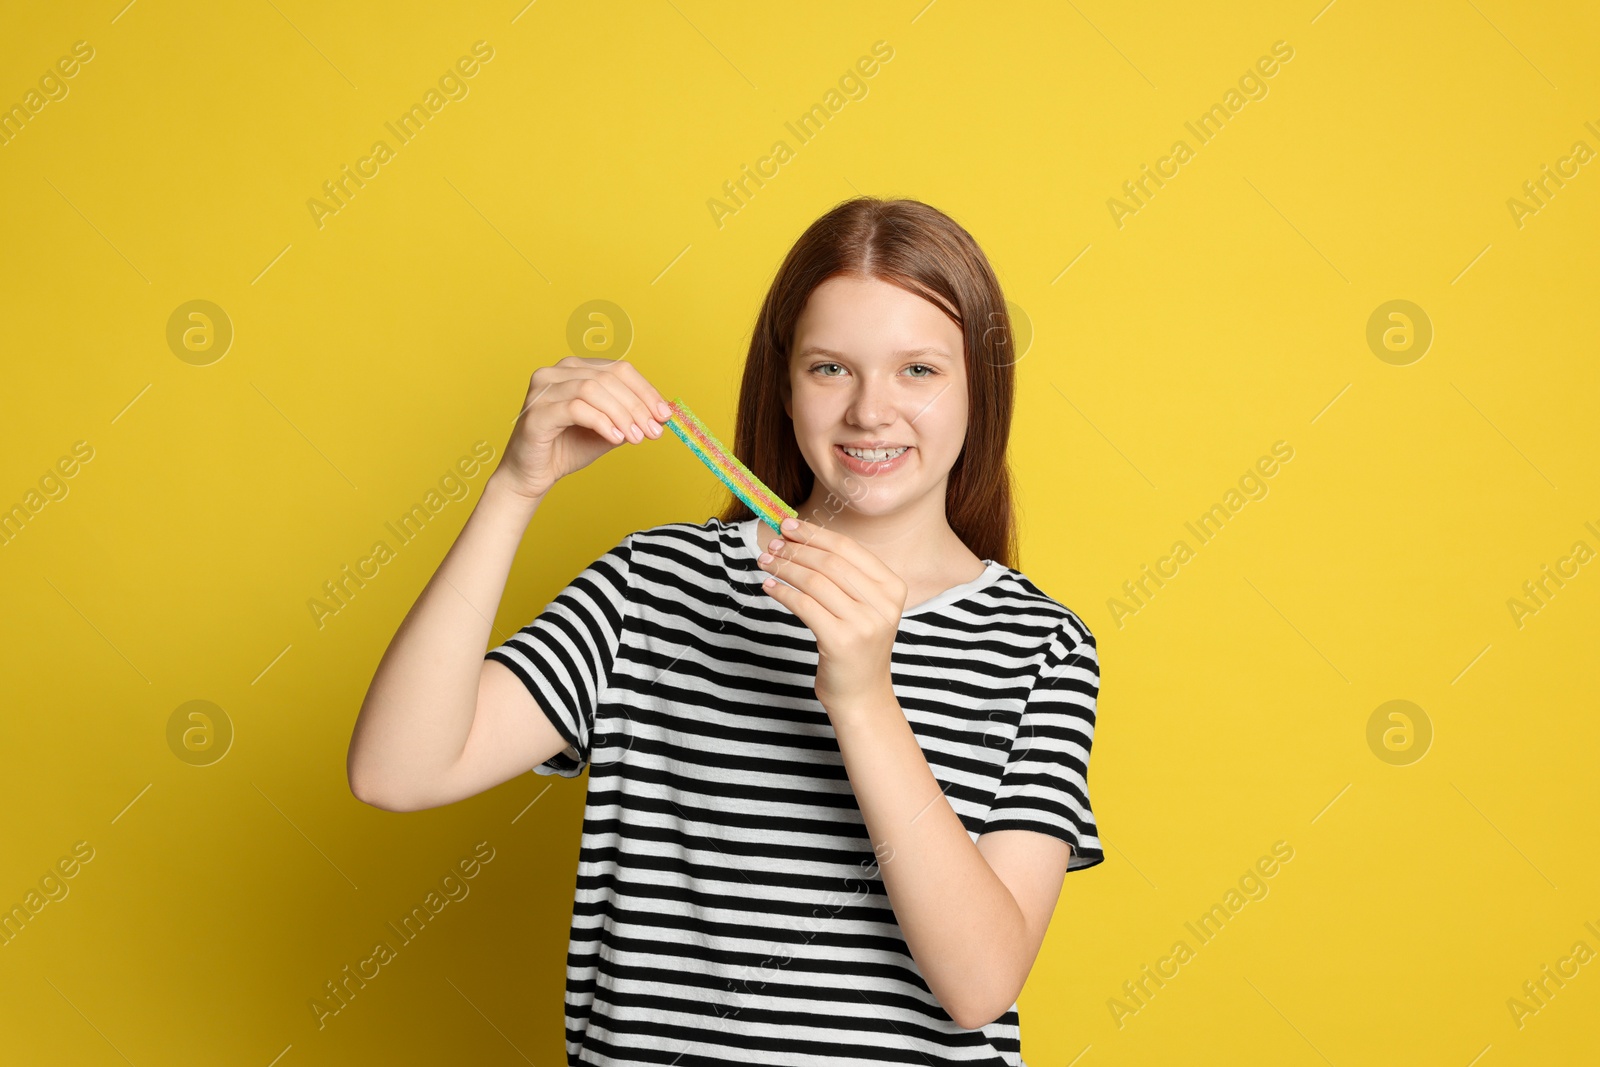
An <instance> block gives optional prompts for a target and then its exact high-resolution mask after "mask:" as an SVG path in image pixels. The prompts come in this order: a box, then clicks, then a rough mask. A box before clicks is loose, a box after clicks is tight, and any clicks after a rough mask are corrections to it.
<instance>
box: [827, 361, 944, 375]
mask: <svg viewBox="0 0 1600 1067" xmlns="http://www.w3.org/2000/svg"><path fill="white" fill-rule="evenodd" d="M828 367H833V368H835V369H836V370H839V371H841V372H842V371H843V370H844V368H843V367H841V366H839V364H837V363H818V364H817V365H816V366H814V367H812V368H811V372H812V373H813V374H816V373H818V372H824V373H823V374H822V377H824V378H837V377H839V375H837V374H828V373H825V369H826V368H828ZM911 367H912V368H913V369H914V368H918V367H920V368H921V369H923V370H925V371H927V372H928V373H926V374H913V375H912V377H913V378H932V377H934V376H935V375H937V374H938V373H939V369H938V368H937V367H933V366H930V365H929V364H927V363H913V364H911Z"/></svg>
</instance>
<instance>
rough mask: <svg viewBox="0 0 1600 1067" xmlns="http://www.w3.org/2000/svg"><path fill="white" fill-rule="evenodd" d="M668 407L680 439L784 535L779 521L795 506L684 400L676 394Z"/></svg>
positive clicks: (671, 422)
mask: <svg viewBox="0 0 1600 1067" xmlns="http://www.w3.org/2000/svg"><path fill="white" fill-rule="evenodd" d="M668 406H669V407H670V408H672V418H670V419H668V420H667V426H669V427H670V428H671V429H672V432H673V433H675V434H677V435H678V439H679V440H681V441H682V442H683V443H684V444H686V445H688V446H689V451H691V452H693V453H694V454H695V455H696V456H698V457H699V458H700V462H701V463H704V464H705V465H706V467H707V468H708V469H709V470H710V471H711V473H712V474H715V475H716V476H717V477H718V478H720V479H721V480H722V483H723V484H724V485H726V486H727V487H728V488H729V489H731V490H733V495H734V496H737V497H738V498H739V499H740V500H742V501H744V503H745V506H747V507H748V508H749V509H750V510H751V511H753V512H755V513H756V517H757V518H759V519H760V520H761V521H762V522H765V523H766V524H767V525H768V526H770V527H772V528H773V530H775V531H777V532H778V533H780V534H781V533H782V532H783V529H782V527H781V526H780V525H779V524H780V523H782V522H783V520H784V519H787V518H794V517H795V511H794V509H793V508H791V507H789V506H788V505H787V504H785V503H784V502H783V501H782V500H780V499H778V495H777V494H776V493H774V492H773V491H772V490H771V489H768V488H767V487H766V485H764V484H763V483H762V481H761V479H760V478H757V477H756V476H755V475H754V474H752V473H751V472H750V468H749V467H746V466H745V465H744V464H743V463H740V462H739V460H738V459H737V458H735V457H734V454H733V453H732V452H730V451H729V450H728V449H727V448H726V447H724V445H723V444H722V442H721V441H719V440H717V438H716V437H715V435H713V434H712V433H711V431H710V430H708V429H706V426H705V423H703V422H701V421H700V420H699V419H698V418H697V417H696V416H695V413H694V412H692V411H690V410H689V406H688V405H687V404H685V403H684V402H683V401H682V400H681V399H679V398H676V397H674V398H673V400H672V402H671V403H670V404H669V405H668Z"/></svg>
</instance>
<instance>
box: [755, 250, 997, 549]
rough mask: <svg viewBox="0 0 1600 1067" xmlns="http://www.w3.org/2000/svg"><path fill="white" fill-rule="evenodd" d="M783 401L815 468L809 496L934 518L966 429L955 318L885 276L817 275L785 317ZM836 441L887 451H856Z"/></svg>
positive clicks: (865, 509) (869, 510) (866, 511)
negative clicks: (793, 315) (787, 349)
mask: <svg viewBox="0 0 1600 1067" xmlns="http://www.w3.org/2000/svg"><path fill="white" fill-rule="evenodd" d="M784 410H785V411H787V412H788V413H789V418H790V419H791V420H792V421H793V422H794V431H795V440H796V442H797V443H798V444H799V446H800V452H801V454H802V455H803V456H805V460H806V463H807V464H808V465H809V466H810V467H811V470H812V473H813V474H815V475H816V479H817V485H816V486H815V488H814V489H813V491H812V499H813V501H820V500H821V499H822V498H823V497H824V496H825V495H826V494H827V493H828V492H832V493H833V494H834V495H835V496H836V497H838V498H839V499H841V500H845V501H849V503H850V506H851V508H852V510H854V511H855V512H857V513H859V514H863V515H877V516H881V515H888V514H893V513H899V512H903V511H917V510H922V509H926V510H927V511H928V513H929V515H930V516H931V515H934V514H937V516H938V517H939V518H940V519H942V518H943V517H944V503H945V485H946V483H947V481H948V478H949V474H950V468H951V467H952V466H954V465H955V461H956V458H957V457H958V456H959V455H960V454H961V446H962V444H963V443H964V442H965V441H966V436H967V371H966V361H965V359H964V356H963V338H962V333H961V328H960V327H958V326H957V325H956V324H955V323H954V322H952V321H951V320H950V318H949V316H947V315H946V314H945V313H944V312H943V311H941V310H940V309H939V308H938V307H937V306H935V305H934V304H932V303H929V302H928V301H927V300H924V299H923V298H922V297H920V296H917V295H915V294H913V293H909V292H907V291H906V290H904V289H902V288H900V287H899V286H897V285H891V284H889V283H888V282H885V281H880V280H879V279H876V278H870V279H864V278H858V277H851V276H848V275H838V276H836V277H833V278H829V279H828V280H827V281H825V282H823V283H822V284H821V285H819V286H817V288H816V289H815V290H813V291H812V293H811V296H810V298H809V299H808V300H807V302H806V306H805V310H804V311H803V312H802V313H801V315H800V319H799V321H798V322H797V323H796V324H795V335H794V345H793V348H792V350H791V354H790V357H789V395H788V396H787V397H786V398H785V400H784ZM843 446H850V447H851V448H852V449H854V448H855V447H856V446H860V447H862V448H866V449H873V448H878V449H889V452H888V455H887V456H885V455H884V454H883V453H881V452H880V453H878V454H877V455H876V456H875V455H872V454H869V455H867V456H866V457H865V458H861V459H858V458H854V457H852V456H850V455H849V454H848V453H846V452H845V451H844V447H843ZM902 448H903V449H904V451H903V452H899V453H898V455H897V454H896V450H899V449H902ZM810 503H811V502H808V506H809V505H810ZM835 503H836V502H835Z"/></svg>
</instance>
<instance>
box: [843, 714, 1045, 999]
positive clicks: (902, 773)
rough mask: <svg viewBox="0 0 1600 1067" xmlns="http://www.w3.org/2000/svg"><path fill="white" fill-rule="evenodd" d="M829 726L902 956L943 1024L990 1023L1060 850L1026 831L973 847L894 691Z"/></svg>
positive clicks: (1033, 951) (1033, 934) (1011, 987)
mask: <svg viewBox="0 0 1600 1067" xmlns="http://www.w3.org/2000/svg"><path fill="white" fill-rule="evenodd" d="M828 714H829V717H830V718H831V719H832V720H833V724H834V733H835V735H836V736H837V737H838V740H839V751H840V753H841V754H842V755H843V756H844V765H845V771H846V773H847V774H848V775H849V778H850V785H851V788H852V789H854V791H855V796H856V803H857V805H858V806H859V807H860V809H861V816H862V820H863V821H864V822H865V824H866V828H867V833H868V835H869V837H870V838H871V840H872V845H873V850H874V852H875V853H876V854H877V856H878V863H879V871H880V873H881V875H882V878H883V885H884V889H885V890H886V891H887V892H888V894H889V903H890V905H891V906H892V907H893V908H894V914H895V918H896V920H897V921H898V922H899V924H900V930H901V932H902V933H903V934H904V935H905V939H906V947H907V948H909V949H910V950H911V955H912V957H913V958H914V959H915V960H916V961H917V966H918V967H919V968H921V970H922V974H923V977H924V978H925V979H927V982H928V988H929V989H930V990H931V991H932V992H933V995H934V996H935V997H937V998H939V1003H940V1004H941V1005H943V1006H944V1009H945V1011H947V1012H948V1013H949V1014H950V1018H951V1019H953V1020H955V1022H956V1023H957V1024H958V1025H960V1026H963V1027H966V1028H967V1029H969V1030H971V1029H977V1028H978V1027H980V1026H983V1025H985V1024H987V1023H991V1022H993V1021H994V1020H995V1019H997V1018H999V1017H1000V1016H1001V1015H1002V1014H1004V1013H1005V1011H1006V1009H1007V1008H1009V1007H1010V1006H1011V1005H1012V1004H1013V1003H1014V1002H1015V1001H1016V999H1017V996H1018V994H1019V993H1020V992H1021V991H1022V986H1023V983H1024V982H1025V981H1026V980H1027V977H1028V972H1029V971H1030V970H1031V969H1032V968H1033V961H1034V959H1035V958H1036V957H1037V956H1038V954H1039V946H1040V945H1041V944H1043V942H1044V933H1045V929H1046V928H1047V927H1048V926H1049V924H1050V916H1051V914H1052V913H1053V912H1054V910H1055V905H1056V900H1057V898H1058V897H1059V895H1060V893H1061V884H1062V879H1063V877H1064V876H1065V874H1066V870H1067V859H1068V854H1069V846H1068V845H1067V843H1066V842H1064V841H1060V840H1057V839H1056V838H1053V837H1049V836H1047V835H1045V834H1040V833H1032V832H1029V831H1027V830H1001V831H997V832H995V833H990V834H984V835H983V836H981V837H980V838H979V839H978V841H977V842H976V843H975V842H974V841H973V840H972V838H971V837H970V836H968V834H967V830H966V827H965V826H963V825H962V823H961V819H960V818H959V817H958V816H957V815H956V813H955V810H954V809H953V808H951V806H950V802H949V801H948V800H946V799H945V797H944V794H943V792H942V791H941V789H940V787H939V783H938V781H937V780H935V778H934V776H933V771H932V770H931V769H930V768H929V766H928V761H927V758H926V757H924V756H923V754H922V748H921V746H920V745H919V744H918V743H917V738H916V735H915V734H914V733H912V730H911V724H910V723H909V722H908V721H907V720H906V716H905V712H904V711H903V710H902V709H901V707H900V703H899V701H898V700H897V699H896V698H895V696H894V694H893V691H892V690H890V691H889V692H888V693H886V694H881V695H879V696H877V697H876V698H872V699H868V700H865V701H863V702H862V703H861V704H859V705H858V706H854V707H851V708H848V709H846V708H835V707H830V708H829V709H828ZM1002 873H1003V874H1004V875H1005V877H1004V878H1002V877H1001V874H1002Z"/></svg>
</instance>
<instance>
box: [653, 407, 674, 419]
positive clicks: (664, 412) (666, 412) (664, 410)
mask: <svg viewBox="0 0 1600 1067" xmlns="http://www.w3.org/2000/svg"><path fill="white" fill-rule="evenodd" d="M656 411H657V412H658V413H659V414H660V415H661V421H662V422H666V421H667V420H668V419H670V418H672V409H671V408H669V407H667V405H665V404H657V405H656Z"/></svg>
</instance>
